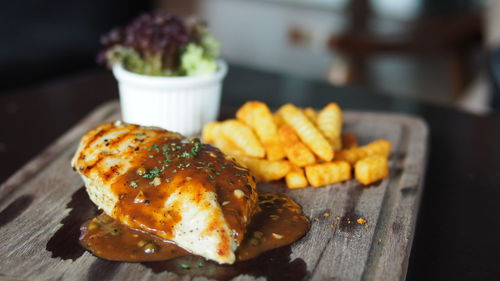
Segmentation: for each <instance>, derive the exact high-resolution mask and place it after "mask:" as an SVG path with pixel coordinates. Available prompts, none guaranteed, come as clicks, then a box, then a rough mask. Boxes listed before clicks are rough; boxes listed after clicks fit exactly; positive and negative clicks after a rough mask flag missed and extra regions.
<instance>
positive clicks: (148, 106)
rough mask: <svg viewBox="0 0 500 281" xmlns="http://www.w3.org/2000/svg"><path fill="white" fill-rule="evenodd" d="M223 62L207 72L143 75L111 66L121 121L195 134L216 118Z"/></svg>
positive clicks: (224, 73) (223, 74)
mask: <svg viewBox="0 0 500 281" xmlns="http://www.w3.org/2000/svg"><path fill="white" fill-rule="evenodd" d="M226 73H227V64H226V63H225V62H224V61H222V60H219V61H218V71H217V72H216V73H214V74H211V75H201V76H182V77H157V76H146V75H141V74H137V73H133V72H130V71H127V70H125V69H124V68H123V67H122V66H121V65H118V64H117V65H115V66H113V74H114V75H115V78H116V80H117V81H118V88H119V91H120V105H121V110H122V118H123V121H125V122H127V123H133V124H139V125H144V126H157V127H161V128H164V129H167V130H169V131H174V132H179V133H181V134H183V135H185V136H192V135H196V134H199V133H200V131H201V129H202V127H203V125H204V124H206V123H208V122H212V121H214V120H215V119H216V118H217V114H218V113H219V106H220V97H221V91H222V80H223V79H224V77H225V76H226Z"/></svg>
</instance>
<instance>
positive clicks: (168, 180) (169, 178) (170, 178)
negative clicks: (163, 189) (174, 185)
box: [165, 177, 174, 182]
mask: <svg viewBox="0 0 500 281" xmlns="http://www.w3.org/2000/svg"><path fill="white" fill-rule="evenodd" d="M173 179H174V178H173V177H168V178H167V179H166V180H165V181H166V182H171V181H172V180H173Z"/></svg>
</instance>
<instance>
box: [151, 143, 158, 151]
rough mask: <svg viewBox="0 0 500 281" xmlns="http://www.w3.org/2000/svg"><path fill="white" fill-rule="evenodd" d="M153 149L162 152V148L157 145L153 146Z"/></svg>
mask: <svg viewBox="0 0 500 281" xmlns="http://www.w3.org/2000/svg"><path fill="white" fill-rule="evenodd" d="M151 148H152V149H154V150H155V151H156V152H160V147H159V146H158V145H157V144H156V143H155V144H153V145H151Z"/></svg>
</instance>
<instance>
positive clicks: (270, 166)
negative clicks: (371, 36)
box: [236, 156, 290, 182]
mask: <svg viewBox="0 0 500 281" xmlns="http://www.w3.org/2000/svg"><path fill="white" fill-rule="evenodd" d="M236 159H237V160H238V162H240V163H243V164H244V165H245V166H246V167H247V168H248V169H249V170H250V171H251V172H252V174H253V175H254V176H255V177H256V178H257V180H258V181H265V182H267V181H274V180H279V179H282V178H283V177H285V176H286V174H288V172H289V171H290V162H288V161H286V160H277V161H271V160H266V159H256V158H250V157H245V156H243V157H236Z"/></svg>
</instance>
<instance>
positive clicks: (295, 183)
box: [285, 166, 309, 189]
mask: <svg viewBox="0 0 500 281" xmlns="http://www.w3.org/2000/svg"><path fill="white" fill-rule="evenodd" d="M285 181H286V186H287V187H288V188H292V189H295V188H304V187H307V186H308V185H309V183H308V182H307V178H306V176H305V174H304V170H303V169H302V168H300V167H297V166H292V167H291V169H290V171H289V172H288V174H286V177H285Z"/></svg>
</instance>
